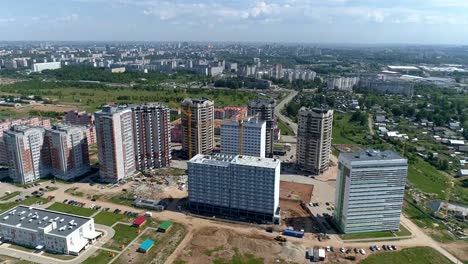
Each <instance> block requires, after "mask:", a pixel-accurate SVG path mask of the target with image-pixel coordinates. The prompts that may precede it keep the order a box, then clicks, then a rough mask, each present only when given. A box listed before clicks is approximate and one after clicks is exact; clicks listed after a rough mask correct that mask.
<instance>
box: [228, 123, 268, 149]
mask: <svg viewBox="0 0 468 264" xmlns="http://www.w3.org/2000/svg"><path fill="white" fill-rule="evenodd" d="M265 138H266V122H265V121H262V120H258V119H245V120H239V121H230V122H226V123H223V124H222V125H221V153H222V154H228V155H246V156H253V157H260V158H265ZM241 145H242V149H241Z"/></svg>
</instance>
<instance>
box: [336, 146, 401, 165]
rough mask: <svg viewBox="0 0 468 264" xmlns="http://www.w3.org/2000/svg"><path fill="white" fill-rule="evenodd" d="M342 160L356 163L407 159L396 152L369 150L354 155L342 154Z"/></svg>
mask: <svg viewBox="0 0 468 264" xmlns="http://www.w3.org/2000/svg"><path fill="white" fill-rule="evenodd" d="M340 159H343V160H346V161H350V162H356V161H384V160H402V161H403V160H404V161H405V162H406V159H405V158H403V157H402V156H400V155H399V154H397V153H396V152H394V151H390V150H385V151H378V150H373V149H368V150H364V151H360V152H354V153H341V154H340Z"/></svg>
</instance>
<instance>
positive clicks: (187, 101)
mask: <svg viewBox="0 0 468 264" xmlns="http://www.w3.org/2000/svg"><path fill="white" fill-rule="evenodd" d="M182 104H183V105H187V104H189V105H213V104H214V103H213V101H210V100H209V99H207V98H196V99H192V98H186V99H185V100H184V101H182Z"/></svg>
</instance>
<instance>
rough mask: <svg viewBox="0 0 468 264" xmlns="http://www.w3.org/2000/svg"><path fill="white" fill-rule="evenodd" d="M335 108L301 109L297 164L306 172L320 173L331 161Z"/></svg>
mask: <svg viewBox="0 0 468 264" xmlns="http://www.w3.org/2000/svg"><path fill="white" fill-rule="evenodd" d="M332 124H333V110H329V109H322V108H312V109H311V108H305V107H302V108H301V109H300V110H299V121H298V128H297V150H296V151H297V153H296V157H297V164H298V166H299V168H300V169H301V170H303V171H306V172H311V173H314V174H320V173H322V172H324V171H326V170H327V169H328V167H329V163H330V154H331V139H332Z"/></svg>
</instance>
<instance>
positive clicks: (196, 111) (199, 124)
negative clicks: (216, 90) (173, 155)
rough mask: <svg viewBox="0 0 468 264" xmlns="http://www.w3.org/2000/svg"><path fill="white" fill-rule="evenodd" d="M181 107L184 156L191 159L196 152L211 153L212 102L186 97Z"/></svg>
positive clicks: (212, 139) (212, 136) (212, 135)
mask: <svg viewBox="0 0 468 264" xmlns="http://www.w3.org/2000/svg"><path fill="white" fill-rule="evenodd" d="M181 108H182V113H181V114H182V118H181V119H182V134H183V136H182V150H183V152H184V156H185V157H187V158H188V159H191V158H192V157H193V156H195V155H196V154H211V151H212V150H213V146H214V102H213V101H210V100H208V99H205V98H201V99H190V98H187V99H185V100H184V101H183V102H182V104H181Z"/></svg>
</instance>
